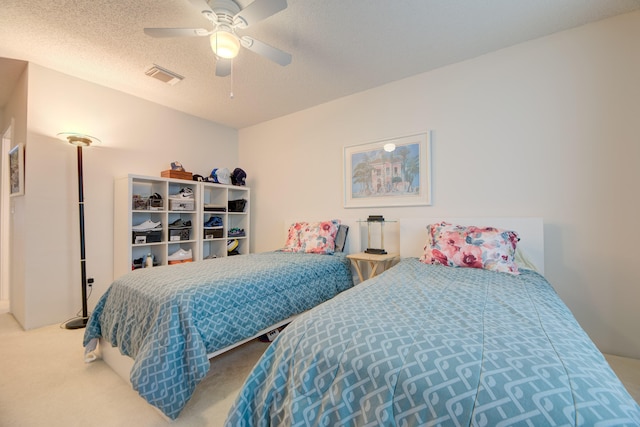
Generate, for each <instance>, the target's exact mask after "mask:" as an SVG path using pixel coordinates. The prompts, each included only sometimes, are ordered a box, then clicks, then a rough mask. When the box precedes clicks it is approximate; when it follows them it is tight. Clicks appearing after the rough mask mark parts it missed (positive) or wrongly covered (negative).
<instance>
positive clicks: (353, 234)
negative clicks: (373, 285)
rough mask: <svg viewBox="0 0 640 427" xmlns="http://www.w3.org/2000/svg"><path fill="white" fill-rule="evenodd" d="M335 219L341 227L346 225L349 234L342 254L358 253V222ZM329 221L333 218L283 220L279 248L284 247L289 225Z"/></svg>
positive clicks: (347, 219) (355, 220)
mask: <svg viewBox="0 0 640 427" xmlns="http://www.w3.org/2000/svg"><path fill="white" fill-rule="evenodd" d="M335 218H336V219H339V220H340V223H341V224H343V225H346V226H348V227H349V233H348V234H347V243H346V244H345V246H344V252H345V253H348V254H350V253H353V252H358V251H360V233H359V230H358V226H359V224H358V220H357V219H349V218H340V217H335ZM329 219H334V218H329V217H327V218H320V219H315V218H296V219H285V221H284V228H283V232H284V237H283V239H282V243H280V247H283V246H284V243H285V242H286V241H287V235H288V233H289V227H290V226H291V224H293V223H295V222H301V221H308V222H311V221H327V220H329Z"/></svg>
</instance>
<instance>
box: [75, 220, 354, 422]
mask: <svg viewBox="0 0 640 427" xmlns="http://www.w3.org/2000/svg"><path fill="white" fill-rule="evenodd" d="M301 224H302V225H301ZM298 225H300V227H298V230H297V232H296V233H294V235H293V234H292V239H290V240H292V241H288V242H287V246H286V247H285V248H284V250H283V251H274V252H265V253H260V254H248V255H243V256H231V257H226V258H219V259H214V260H204V261H201V262H195V263H185V264H180V265H173V266H164V267H154V268H148V269H140V270H135V271H133V272H131V273H129V274H126V275H124V276H122V277H120V278H118V279H117V280H115V281H114V282H113V283H112V284H111V286H110V287H109V289H108V290H107V292H105V294H104V295H103V296H102V297H101V298H100V300H99V301H98V303H97V305H96V307H95V309H94V311H93V313H92V315H91V317H90V319H89V322H88V324H87V329H86V332H85V336H84V346H85V354H86V355H87V357H88V361H90V360H91V359H93V358H94V357H95V354H94V353H93V352H94V350H95V349H96V346H97V343H98V341H100V350H101V352H102V357H103V359H104V360H105V362H107V363H108V364H109V365H110V366H111V367H112V368H113V369H114V370H115V371H116V372H118V373H119V374H120V375H121V376H123V377H124V378H125V379H126V378H128V379H129V380H130V381H131V385H132V387H133V388H134V389H135V390H136V391H137V392H138V393H139V394H140V395H141V396H142V397H143V398H144V399H145V400H147V402H149V403H150V404H151V405H153V406H155V407H156V408H158V409H159V410H160V411H161V412H162V413H163V414H164V415H165V416H167V417H168V418H170V419H175V418H177V417H178V415H179V414H180V412H181V411H182V409H183V408H184V406H185V405H186V403H187V402H188V400H189V399H190V397H191V395H192V394H193V391H194V389H195V387H196V385H197V384H198V383H199V382H200V381H201V380H202V379H203V378H204V377H205V376H206V374H207V372H208V371H209V366H210V362H209V359H210V358H212V357H215V356H216V355H218V354H220V353H222V352H224V351H227V350H229V349H231V348H233V347H235V346H237V345H239V344H242V343H244V342H246V341H248V340H250V339H253V338H256V337H257V336H260V335H261V334H264V333H266V332H267V331H270V330H273V329H274V328H277V327H279V326H281V325H283V324H286V323H288V322H290V321H291V319H292V318H293V317H295V316H296V315H298V314H300V313H302V312H304V311H306V310H309V309H310V308H312V307H314V306H316V305H318V304H320V303H321V302H323V301H326V300H328V299H330V298H332V297H333V296H335V295H337V294H338V293H340V292H342V291H344V290H345V289H348V288H350V287H351V286H353V279H352V275H351V270H350V264H349V260H348V259H347V258H346V255H345V253H344V252H342V251H341V249H342V246H343V244H342V243H341V242H338V249H339V251H338V252H336V251H335V247H336V242H335V237H336V236H337V235H338V230H339V229H344V228H345V227H344V225H342V226H339V224H338V223H337V222H336V221H325V222H317V223H298ZM303 234H304V235H303ZM298 235H300V236H301V240H302V241H300V239H299V240H296V238H297V237H298ZM301 244H302V245H306V247H300V245H301ZM285 250H286V251H285ZM114 347H118V348H117V349H114ZM120 354H121V355H124V356H126V357H121V355H120Z"/></svg>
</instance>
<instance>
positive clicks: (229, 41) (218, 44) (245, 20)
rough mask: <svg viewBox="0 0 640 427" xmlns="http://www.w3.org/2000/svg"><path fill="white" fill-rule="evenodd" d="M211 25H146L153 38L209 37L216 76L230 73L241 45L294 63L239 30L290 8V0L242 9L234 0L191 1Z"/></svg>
mask: <svg viewBox="0 0 640 427" xmlns="http://www.w3.org/2000/svg"><path fill="white" fill-rule="evenodd" d="M189 2H190V3H191V4H192V5H193V6H194V7H195V8H197V10H198V11H199V12H200V13H201V14H202V15H203V16H204V17H205V18H206V19H208V20H209V21H210V22H211V23H212V24H213V28H212V29H211V30H207V29H204V28H145V29H144V32H145V34H147V35H149V36H151V37H204V36H208V37H209V41H210V43H211V49H212V50H213V53H214V54H215V55H216V58H217V60H216V76H220V77H224V76H228V75H229V74H230V73H231V61H232V59H233V58H235V57H236V56H237V55H238V52H239V50H240V47H241V46H242V47H244V48H246V49H249V50H250V51H252V52H255V53H257V54H259V55H262V56H264V57H266V58H268V59H270V60H271V61H273V62H275V63H277V64H280V65H282V66H285V65H289V64H290V63H291V55H290V54H289V53H287V52H285V51H283V50H280V49H278V48H275V47H273V46H270V45H268V44H266V43H263V42H261V41H259V40H256V39H254V38H252V37H249V36H241V35H238V34H237V33H236V29H244V28H247V27H249V26H250V25H253V24H255V23H256V22H259V21H262V20H263V19H265V18H268V17H270V16H271V15H274V14H276V13H278V12H280V11H281V10H284V9H286V8H287V0H255V1H254V2H253V3H251V4H250V5H248V6H247V7H245V8H244V9H241V8H240V6H238V4H237V3H236V2H235V1H233V0H209V1H207V0H189Z"/></svg>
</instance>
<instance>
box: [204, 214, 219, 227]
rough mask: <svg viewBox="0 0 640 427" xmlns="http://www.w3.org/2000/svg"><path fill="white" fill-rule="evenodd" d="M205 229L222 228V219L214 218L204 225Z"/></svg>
mask: <svg viewBox="0 0 640 427" xmlns="http://www.w3.org/2000/svg"><path fill="white" fill-rule="evenodd" d="M204 227H205V228H220V227H222V218H221V217H219V216H212V217H211V218H209V220H208V221H207V222H205V223H204Z"/></svg>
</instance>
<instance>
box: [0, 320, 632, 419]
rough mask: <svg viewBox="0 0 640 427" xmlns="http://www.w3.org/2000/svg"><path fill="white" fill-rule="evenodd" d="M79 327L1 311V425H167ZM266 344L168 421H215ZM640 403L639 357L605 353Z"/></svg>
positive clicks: (217, 376)
mask: <svg viewBox="0 0 640 427" xmlns="http://www.w3.org/2000/svg"><path fill="white" fill-rule="evenodd" d="M83 334H84V329H80V330H75V331H70V330H65V329H61V328H60V327H59V326H58V325H54V326H48V327H44V328H40V329H35V330H31V331H23V330H22V329H21V328H20V326H19V325H18V324H17V322H16V321H15V319H14V318H13V316H12V315H11V314H8V313H3V314H0V367H1V368H0V426H1V427H9V426H11V427H13V426H20V427H32V426H34V427H39V426H47V427H50V426H51V427H56V426H65V427H71V426H83V427H84V426H93V427H102V426H105V427H106V426H109V427H111V426H127V427H129V426H137V427H145V426H166V425H169V423H168V422H167V421H166V420H165V419H164V418H162V417H161V416H160V415H159V412H157V411H156V410H155V409H153V408H152V407H151V406H150V405H149V404H147V403H146V402H145V401H144V400H143V399H142V398H141V397H139V396H138V394H137V393H136V392H135V391H133V390H132V389H131V386H130V385H129V384H128V383H126V382H125V381H124V380H123V379H122V378H120V377H119V376H118V375H117V374H115V373H114V372H113V371H112V370H111V368H109V367H108V366H107V365H106V364H105V363H104V362H102V361H101V360H98V361H96V362H93V363H91V364H85V363H84V362H83V351H82V335H83ZM266 347H267V344H265V343H262V342H260V341H252V342H250V343H247V344H245V345H243V346H240V347H239V348H236V349H234V350H232V351H230V352H228V353H226V354H223V355H221V356H219V357H217V358H215V359H213V362H212V365H211V371H210V372H209V374H208V376H207V377H206V378H205V379H204V380H203V382H202V383H200V385H199V386H198V387H197V388H196V391H195V393H194V395H193V397H192V398H191V400H190V401H189V403H188V404H187V406H186V407H185V409H184V411H183V412H182V414H181V415H180V417H179V418H178V420H176V421H174V422H173V423H171V425H172V426H177V427H178V426H221V425H222V424H223V422H224V419H225V418H226V416H227V412H228V410H229V408H230V406H231V404H232V403H233V400H234V399H235V396H236V394H237V393H238V391H239V390H240V387H241V386H242V383H243V381H244V378H246V376H247V375H248V373H249V371H250V370H251V368H252V367H253V365H254V364H255V362H256V361H257V360H258V358H259V357H260V355H261V354H262V352H263V351H264V350H265V348H266ZM607 359H608V360H609V363H610V364H611V366H612V367H613V368H614V370H616V372H617V373H618V375H619V376H620V378H621V379H622V380H623V382H625V385H626V387H627V389H628V390H629V391H630V392H631V393H632V395H634V397H635V399H636V400H637V401H638V402H640V360H634V359H626V358H621V357H616V356H607Z"/></svg>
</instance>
